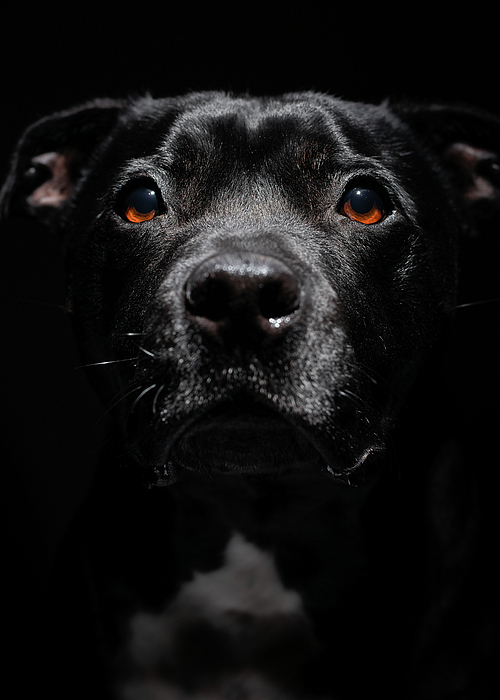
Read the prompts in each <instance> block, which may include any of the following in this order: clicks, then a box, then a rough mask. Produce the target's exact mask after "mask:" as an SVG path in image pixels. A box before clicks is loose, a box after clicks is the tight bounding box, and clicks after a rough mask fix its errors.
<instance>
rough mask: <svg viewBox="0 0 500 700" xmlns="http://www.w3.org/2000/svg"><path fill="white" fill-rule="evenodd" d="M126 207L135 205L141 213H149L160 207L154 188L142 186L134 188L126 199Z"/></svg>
mask: <svg viewBox="0 0 500 700" xmlns="http://www.w3.org/2000/svg"><path fill="white" fill-rule="evenodd" d="M125 206H126V207H133V208H134V209H135V210H136V211H137V212H139V213H140V214H148V213H149V212H150V211H152V210H153V209H158V200H157V198H156V194H155V192H154V190H150V189H148V188H147V187H141V188H140V189H138V190H134V192H132V193H131V194H129V196H128V197H127V199H126V200H125Z"/></svg>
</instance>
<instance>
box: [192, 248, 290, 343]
mask: <svg viewBox="0 0 500 700" xmlns="http://www.w3.org/2000/svg"><path fill="white" fill-rule="evenodd" d="M300 298H301V285H300V282H299V279H298V277H297V275H296V274H295V273H294V272H292V270H291V269H290V268H289V267H288V266H287V265H286V264H285V263H283V262H281V261H280V260H277V259H276V258H273V257H270V256H267V255H258V254H254V253H226V254H220V255H215V256H213V257H211V258H208V259H207V260H205V261H204V262H202V263H201V264H200V265H199V266H198V267H197V268H196V269H195V270H194V271H193V272H192V274H191V276H190V277H189V279H188V282H187V285H186V288H185V302H186V310H187V313H188V315H189V316H190V317H191V319H192V321H193V322H195V323H196V324H197V325H198V326H199V327H202V328H203V330H204V331H205V332H206V333H208V334H210V335H211V336H213V337H216V338H217V339H218V340H220V341H222V342H224V343H225V344H226V345H227V344H231V345H234V344H238V343H245V342H246V343H251V342H252V341H258V342H261V341H262V340H263V339H264V338H278V337H280V336H281V335H282V334H283V332H284V331H285V330H286V329H287V328H288V327H290V325H292V324H293V323H294V322H295V321H296V320H297V318H298V311H299V308H300Z"/></svg>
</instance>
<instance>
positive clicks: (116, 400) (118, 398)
mask: <svg viewBox="0 0 500 700" xmlns="http://www.w3.org/2000/svg"><path fill="white" fill-rule="evenodd" d="M140 389H141V387H140V386H134V387H132V388H131V389H130V391H127V392H126V393H119V394H118V395H117V396H116V397H115V398H114V399H113V400H112V401H110V403H108V405H107V406H106V414H108V413H110V412H111V411H112V410H113V409H114V408H116V407H117V406H118V404H119V403H121V402H122V401H124V400H125V399H126V398H127V397H129V396H131V395H132V394H133V393H134V391H140Z"/></svg>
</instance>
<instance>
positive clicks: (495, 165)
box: [391, 104, 500, 222]
mask: <svg viewBox="0 0 500 700" xmlns="http://www.w3.org/2000/svg"><path fill="white" fill-rule="evenodd" d="M391 108H392V110H393V111H395V112H396V113H397V114H398V115H399V117H400V118H401V119H402V120H403V121H404V122H406V123H407V124H408V125H409V126H410V127H411V128H412V129H413V131H414V132H416V133H417V134H418V136H419V137H420V138H421V139H422V140H423V142H424V143H425V145H426V146H427V147H428V148H430V149H431V151H432V152H433V153H434V154H435V155H436V156H437V158H438V159H439V163H440V166H441V167H442V168H444V169H445V171H447V172H448V173H449V177H450V182H451V183H452V186H453V188H454V189H455V191H456V192H457V193H458V194H459V196H460V198H461V199H462V201H463V203H464V204H465V205H466V207H467V208H468V209H469V210H470V211H471V213H472V214H473V216H474V218H475V219H476V221H477V222H480V220H481V219H483V220H484V219H487V218H490V217H491V216H493V215H494V214H495V212H498V211H499V210H500V119H498V118H497V117H495V116H493V115H491V114H489V113H487V112H484V111H481V110H477V109H473V108H469V107H457V106H442V105H428V106H423V107H422V106H415V105H413V106H411V105H408V104H407V105H397V106H395V105H391Z"/></svg>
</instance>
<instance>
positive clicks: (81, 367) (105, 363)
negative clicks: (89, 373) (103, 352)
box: [75, 357, 137, 369]
mask: <svg viewBox="0 0 500 700" xmlns="http://www.w3.org/2000/svg"><path fill="white" fill-rule="evenodd" d="M136 359H137V358H135V357H126V358H125V359H124V360H105V361H104V362H89V363H88V364H87V365H78V366H77V367H75V369H85V367H97V366H98V365H114V364H116V363H117V362H132V361H133V360H136Z"/></svg>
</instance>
